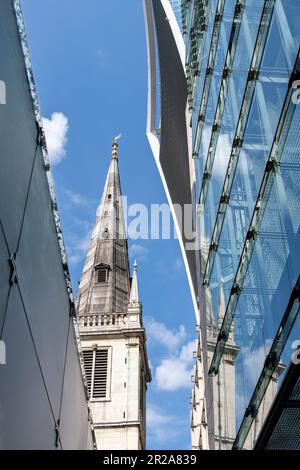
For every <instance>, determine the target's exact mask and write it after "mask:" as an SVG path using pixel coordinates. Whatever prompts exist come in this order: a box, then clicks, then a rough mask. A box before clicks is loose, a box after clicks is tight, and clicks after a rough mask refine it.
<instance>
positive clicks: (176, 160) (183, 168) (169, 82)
mask: <svg viewBox="0 0 300 470" xmlns="http://www.w3.org/2000/svg"><path fill="white" fill-rule="evenodd" d="M152 4H153V12H154V17H155V27H156V36H157V45H158V55H159V65H160V86H161V89H160V92H161V136H160V156H159V159H160V163H161V167H162V170H163V173H164V176H165V179H166V183H167V185H168V190H169V193H170V196H171V199H172V203H173V204H178V205H180V206H181V208H182V209H183V208H184V205H187V204H188V205H190V207H191V204H192V198H191V184H190V170H189V154H188V140H187V121H186V106H187V85H186V77H185V72H184V69H183V66H182V62H181V59H180V56H179V53H178V48H177V45H176V43H175V39H174V36H173V34H172V30H171V28H170V25H169V21H168V18H167V17H166V13H165V10H164V8H163V6H162V4H161V2H156V1H153V2H152ZM191 214H192V211H191ZM188 225H189V223H188ZM183 232H184V230H183ZM182 236H183V242H184V244H185V247H187V244H188V243H189V242H191V240H190V239H188V234H187V233H186V234H185V233H182ZM186 255H187V259H188V263H189V268H190V272H191V276H192V280H193V285H194V289H195V291H196V290H197V285H196V263H195V252H194V250H186Z"/></svg>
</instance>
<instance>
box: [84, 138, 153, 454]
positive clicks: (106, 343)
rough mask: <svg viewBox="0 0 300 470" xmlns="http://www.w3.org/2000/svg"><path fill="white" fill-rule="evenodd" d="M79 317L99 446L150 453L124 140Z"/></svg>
mask: <svg viewBox="0 0 300 470" xmlns="http://www.w3.org/2000/svg"><path fill="white" fill-rule="evenodd" d="M77 313H78V317H77V321H78V325H79V331H80V338H81V345H82V353H83V360H84V368H85V374H86V380H87V383H88V389H89V400H90V404H91V410H92V418H93V422H94V428H95V434H96V440H97V448H98V449H109V450H113V449H144V448H145V446H146V389H147V383H148V382H150V380H151V372H150V369H149V365H148V359H147V351H146V337H145V330H144V327H143V318H142V307H141V304H140V301H139V294H138V280H137V265H136V263H135V264H134V268H133V275H132V280H131V282H130V274H129V262H128V247H127V239H126V231H125V223H124V214H123V204H122V193H121V186H120V177H119V169H118V144H117V141H116V140H114V142H113V151H112V159H111V162H110V166H109V170H108V174H107V178H106V183H105V186H104V191H103V196H102V199H101V203H100V206H99V208H98V211H97V218H96V224H95V227H94V230H93V234H92V237H91V241H90V245H89V249H88V253H87V257H86V261H85V265H84V268H83V272H82V277H81V281H80V285H79V289H78V294H77Z"/></svg>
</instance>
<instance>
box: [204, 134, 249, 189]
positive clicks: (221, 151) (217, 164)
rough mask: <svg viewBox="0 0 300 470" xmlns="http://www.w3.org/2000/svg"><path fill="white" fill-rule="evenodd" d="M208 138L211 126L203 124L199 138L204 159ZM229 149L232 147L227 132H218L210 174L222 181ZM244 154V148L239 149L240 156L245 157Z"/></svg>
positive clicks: (208, 142) (229, 152)
mask: <svg viewBox="0 0 300 470" xmlns="http://www.w3.org/2000/svg"><path fill="white" fill-rule="evenodd" d="M210 138H211V127H208V126H205V127H204V129H203V133H202V139H201V154H202V155H203V157H204V159H206V156H207V152H208V149H209V144H210ZM231 149H232V139H230V136H229V134H228V133H227V134H220V135H219V138H218V143H217V148H216V153H215V159H214V164H213V169H212V175H213V177H216V178H218V179H219V180H220V181H222V182H223V180H224V178H225V175H226V170H227V165H228V162H229V157H230V154H231ZM245 156H246V152H245V151H244V150H241V157H245Z"/></svg>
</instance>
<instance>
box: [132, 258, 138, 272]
mask: <svg viewBox="0 0 300 470" xmlns="http://www.w3.org/2000/svg"><path fill="white" fill-rule="evenodd" d="M133 270H134V271H135V272H137V262H136V259H135V260H134V263H133Z"/></svg>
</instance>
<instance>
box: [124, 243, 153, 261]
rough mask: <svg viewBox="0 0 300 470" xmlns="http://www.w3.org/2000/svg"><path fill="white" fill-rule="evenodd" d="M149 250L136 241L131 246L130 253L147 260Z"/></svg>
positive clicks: (134, 256)
mask: <svg viewBox="0 0 300 470" xmlns="http://www.w3.org/2000/svg"><path fill="white" fill-rule="evenodd" d="M148 253H149V250H147V248H145V247H144V246H142V245H139V244H138V243H134V244H133V245H130V246H129V255H130V256H131V257H133V258H137V259H139V260H140V261H145V260H146V259H147V256H148Z"/></svg>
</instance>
